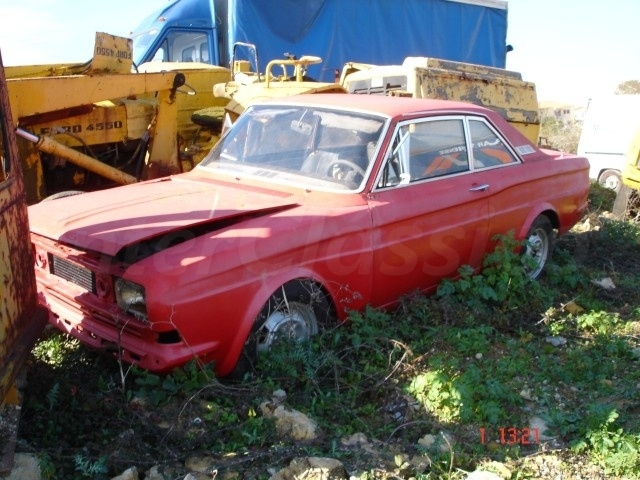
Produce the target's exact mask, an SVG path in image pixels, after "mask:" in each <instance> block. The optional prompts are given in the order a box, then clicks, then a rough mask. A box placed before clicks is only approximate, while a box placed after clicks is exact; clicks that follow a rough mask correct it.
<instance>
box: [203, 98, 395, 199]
mask: <svg viewBox="0 0 640 480" xmlns="http://www.w3.org/2000/svg"><path fill="white" fill-rule="evenodd" d="M384 124H385V118H383V117H380V116H374V115H367V114H362V113H354V112H351V111H344V110H339V109H330V108H316V107H309V106H296V105H282V106H273V105H255V106H253V107H250V108H249V109H247V110H246V111H245V112H244V113H243V115H242V116H241V117H240V118H239V119H238V120H237V121H236V123H235V124H234V125H233V127H232V128H231V129H230V130H229V132H227V134H226V135H225V136H224V137H223V138H222V139H221V140H220V141H219V142H218V143H217V144H216V146H215V147H214V148H213V150H212V151H211V152H210V153H209V155H207V157H206V158H205V159H204V160H203V161H202V163H201V164H200V167H201V168H209V169H216V170H217V171H220V172H223V173H229V174H232V175H234V176H252V177H259V178H261V179H264V180H266V181H269V182H278V183H289V184H294V185H297V186H303V187H306V188H322V189H335V190H358V189H360V188H361V187H362V185H363V184H364V181H365V179H366V177H367V175H368V174H369V170H370V169H371V163H372V156H373V153H374V152H375V150H376V146H377V142H378V139H379V137H380V134H381V132H382V128H383V126H384Z"/></svg>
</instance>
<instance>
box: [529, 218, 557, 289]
mask: <svg viewBox="0 0 640 480" xmlns="http://www.w3.org/2000/svg"><path fill="white" fill-rule="evenodd" d="M552 249H553V226H552V225H551V222H550V221H549V219H548V218H547V217H546V216H544V215H540V216H539V217H538V218H536V219H535V221H534V222H533V224H532V225H531V228H530V229H529V232H528V233H527V238H526V239H525V246H524V248H523V255H525V256H528V257H529V258H531V259H532V260H533V262H532V265H531V266H530V267H529V269H528V272H527V273H528V274H529V277H531V278H533V279H536V278H538V277H539V276H540V274H541V273H542V270H543V269H544V266H545V265H546V264H547V262H548V261H549V258H551V250H552Z"/></svg>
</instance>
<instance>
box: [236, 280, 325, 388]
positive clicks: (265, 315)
mask: <svg viewBox="0 0 640 480" xmlns="http://www.w3.org/2000/svg"><path fill="white" fill-rule="evenodd" d="M332 317H333V314H332V310H331V308H330V303H329V301H328V299H327V296H326V295H325V293H324V292H323V291H322V289H321V288H320V287H319V286H318V285H317V284H315V283H313V282H311V281H309V280H294V281H292V282H289V283H287V284H286V285H283V286H281V287H280V288H279V289H278V290H276V291H275V292H274V293H273V294H272V295H271V297H270V298H269V300H268V301H267V302H266V303H265V305H264V306H263V307H262V310H261V311H260V313H259V314H258V316H257V317H256V319H255V322H254V326H253V329H252V330H251V333H250V334H249V337H248V338H247V341H246V342H245V345H244V348H243V351H242V354H241V356H240V359H239V360H238V363H237V365H236V367H235V369H234V370H233V372H232V374H231V375H230V377H231V378H234V379H239V378H241V377H242V376H243V375H245V374H246V373H247V372H249V371H251V370H254V371H255V369H256V365H257V363H258V357H259V356H260V355H262V354H263V353H265V352H267V351H269V350H270V349H271V348H272V347H273V346H274V345H276V344H278V343H281V342H286V341H296V342H301V341H305V340H309V339H310V338H311V337H313V336H314V335H317V334H318V332H320V331H321V330H322V329H324V328H325V327H326V326H327V324H328V322H329V320H330V318H332Z"/></svg>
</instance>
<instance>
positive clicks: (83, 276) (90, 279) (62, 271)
mask: <svg viewBox="0 0 640 480" xmlns="http://www.w3.org/2000/svg"><path fill="white" fill-rule="evenodd" d="M49 264H50V265H51V273H52V274H53V275H56V276H57V277H60V278H63V279H65V280H67V281H69V282H71V283H75V284H76V285H78V286H80V287H82V288H84V289H85V290H88V291H90V292H93V293H96V278H95V275H94V274H93V272H92V271H91V270H89V269H86V268H84V267H81V266H80V265H76V264H75V263H72V262H70V261H68V260H65V259H63V258H60V257H56V256H53V255H52V257H51V259H50V262H49Z"/></svg>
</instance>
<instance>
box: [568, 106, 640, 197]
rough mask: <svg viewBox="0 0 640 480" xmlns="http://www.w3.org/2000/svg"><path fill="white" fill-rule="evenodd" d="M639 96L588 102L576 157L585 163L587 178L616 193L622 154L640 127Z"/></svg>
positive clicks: (623, 155)
mask: <svg viewBox="0 0 640 480" xmlns="http://www.w3.org/2000/svg"><path fill="white" fill-rule="evenodd" d="M638 112H640V95H609V96H604V97H598V98H594V99H592V100H591V101H590V102H589V106H588V108H587V112H586V114H585V117H584V123H583V125H582V133H581V135H580V142H579V143H578V155H582V156H585V157H587V158H588V159H589V163H590V164H591V169H590V170H589V176H590V177H591V178H592V179H593V180H597V181H598V183H600V185H603V186H605V187H608V188H611V189H613V190H616V191H618V190H619V189H620V186H621V184H622V180H621V172H622V170H623V169H624V164H625V154H626V153H627V150H628V149H629V146H630V145H631V141H632V139H633V135H634V133H635V132H636V130H637V129H638V127H640V115H638Z"/></svg>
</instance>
